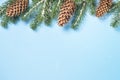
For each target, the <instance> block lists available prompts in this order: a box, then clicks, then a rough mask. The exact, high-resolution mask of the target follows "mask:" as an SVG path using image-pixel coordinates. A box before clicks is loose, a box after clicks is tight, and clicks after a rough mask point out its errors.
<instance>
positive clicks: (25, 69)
mask: <svg viewBox="0 0 120 80" xmlns="http://www.w3.org/2000/svg"><path fill="white" fill-rule="evenodd" d="M4 1H5V0H4ZM4 1H3V2H4ZM110 21H111V17H110V16H108V17H107V18H106V19H98V18H96V17H94V16H91V15H89V14H87V15H86V18H85V19H84V21H83V23H82V24H81V26H80V27H79V30H77V31H74V30H72V29H67V28H61V27H58V25H57V21H53V22H52V26H51V27H47V26H45V25H44V24H42V25H41V27H40V28H39V29H38V31H36V32H35V31H33V30H31V29H30V28H29V24H26V23H24V22H22V21H20V22H19V23H17V24H9V29H4V28H2V27H0V37H1V38H0V80H120V30H119V29H114V28H112V27H110V26H109V24H110Z"/></svg>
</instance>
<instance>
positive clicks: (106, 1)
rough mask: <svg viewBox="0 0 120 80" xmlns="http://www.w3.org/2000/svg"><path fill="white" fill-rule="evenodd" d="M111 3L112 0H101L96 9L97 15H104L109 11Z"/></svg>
mask: <svg viewBox="0 0 120 80" xmlns="http://www.w3.org/2000/svg"><path fill="white" fill-rule="evenodd" d="M111 5H112V0H101V1H100V3H99V6H98V8H97V10H96V16H97V17H101V16H103V15H104V14H105V13H106V12H108V11H109V9H110V7H111Z"/></svg>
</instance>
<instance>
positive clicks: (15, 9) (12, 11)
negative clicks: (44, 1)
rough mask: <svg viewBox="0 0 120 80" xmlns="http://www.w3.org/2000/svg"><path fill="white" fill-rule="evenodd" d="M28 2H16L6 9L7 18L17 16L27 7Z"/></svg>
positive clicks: (23, 0)
mask: <svg viewBox="0 0 120 80" xmlns="http://www.w3.org/2000/svg"><path fill="white" fill-rule="evenodd" d="M28 3H29V1H28V0H17V1H16V2H14V3H13V4H11V5H9V6H8V7H7V9H6V15H7V16H9V17H14V16H19V15H20V14H21V13H22V12H24V11H25V10H26V8H27V6H28Z"/></svg>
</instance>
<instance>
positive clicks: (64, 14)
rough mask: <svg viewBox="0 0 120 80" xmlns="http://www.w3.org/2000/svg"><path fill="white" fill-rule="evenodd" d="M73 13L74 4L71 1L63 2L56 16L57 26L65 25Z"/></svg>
mask: <svg viewBox="0 0 120 80" xmlns="http://www.w3.org/2000/svg"><path fill="white" fill-rule="evenodd" d="M74 11H75V2H74V1H73V0H65V1H64V2H63V4H62V6H61V8H60V13H59V16H58V25H59V26H63V25H64V24H66V23H67V22H68V21H69V19H70V17H71V16H72V15H73V13H74Z"/></svg>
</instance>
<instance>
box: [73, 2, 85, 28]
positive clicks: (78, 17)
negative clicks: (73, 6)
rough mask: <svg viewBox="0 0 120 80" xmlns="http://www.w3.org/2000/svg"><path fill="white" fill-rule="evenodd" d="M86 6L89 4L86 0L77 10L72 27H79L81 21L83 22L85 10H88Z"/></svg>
mask: <svg viewBox="0 0 120 80" xmlns="http://www.w3.org/2000/svg"><path fill="white" fill-rule="evenodd" d="M86 6H87V3H86V1H83V2H82V4H81V8H80V9H78V10H76V12H75V13H76V14H75V19H73V22H72V28H73V29H77V26H78V25H79V23H80V22H81V20H82V18H83V17H84V15H85V11H86ZM78 7H79V6H78ZM78 13H79V14H78ZM76 15H77V16H76Z"/></svg>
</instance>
